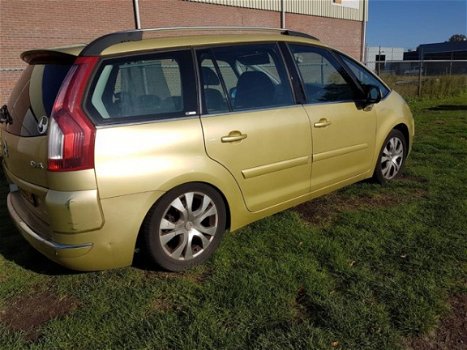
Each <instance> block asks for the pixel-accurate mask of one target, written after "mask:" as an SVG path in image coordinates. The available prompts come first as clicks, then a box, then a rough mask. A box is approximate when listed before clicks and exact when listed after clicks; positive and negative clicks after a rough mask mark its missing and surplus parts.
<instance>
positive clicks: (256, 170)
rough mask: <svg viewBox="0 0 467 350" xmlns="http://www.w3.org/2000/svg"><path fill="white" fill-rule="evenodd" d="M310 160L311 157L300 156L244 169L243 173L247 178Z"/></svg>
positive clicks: (302, 163) (303, 163)
mask: <svg viewBox="0 0 467 350" xmlns="http://www.w3.org/2000/svg"><path fill="white" fill-rule="evenodd" d="M309 162H310V157H309V156H305V157H299V158H295V159H289V160H284V161H282V162H277V163H273V164H267V165H261V166H259V167H255V168H251V169H245V170H242V175H243V177H244V178H245V179H250V178H252V177H256V176H261V175H265V174H269V173H273V172H275V171H280V170H285V169H289V168H293V167H296V166H300V165H306V164H308V163H309Z"/></svg>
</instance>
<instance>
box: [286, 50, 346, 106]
mask: <svg viewBox="0 0 467 350" xmlns="http://www.w3.org/2000/svg"><path fill="white" fill-rule="evenodd" d="M290 49H291V52H292V55H293V58H294V60H295V63H296V65H297V67H298V70H299V72H300V75H301V77H302V80H303V84H304V88H305V94H306V98H307V102H308V103H317V102H339V101H349V100H353V98H354V88H353V86H352V85H351V84H349V82H348V81H347V80H346V79H345V78H344V75H343V72H342V68H340V67H339V66H338V65H337V64H336V63H335V61H334V59H333V58H332V56H331V55H330V54H329V53H328V52H327V51H325V50H322V49H319V48H315V47H312V46H303V45H290Z"/></svg>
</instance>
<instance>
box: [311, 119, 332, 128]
mask: <svg viewBox="0 0 467 350" xmlns="http://www.w3.org/2000/svg"><path fill="white" fill-rule="evenodd" d="M313 125H314V126H315V128H325V127H326V126H329V125H331V122H330V121H329V120H327V119H326V118H321V119H320V120H319V122H317V123H315V124H313Z"/></svg>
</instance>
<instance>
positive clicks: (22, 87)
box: [6, 64, 71, 136]
mask: <svg viewBox="0 0 467 350" xmlns="http://www.w3.org/2000/svg"><path fill="white" fill-rule="evenodd" d="M70 67H71V65H66V64H64V65H59V64H46V65H29V66H28V67H27V68H26V69H25V71H24V72H23V74H22V75H21V78H20V79H19V80H18V81H17V83H16V85H15V88H14V89H13V91H12V93H11V95H10V99H9V101H8V111H9V112H10V114H11V117H12V119H13V124H9V125H7V127H6V128H7V130H8V132H9V133H12V134H15V135H20V136H38V135H40V133H39V131H38V130H37V122H38V119H39V118H41V117H42V116H44V115H45V116H47V117H50V114H51V112H52V107H53V104H54V102H55V98H56V97H57V94H58V90H59V89H60V86H61V85H62V82H63V80H64V79H65V76H66V74H67V73H68V71H69V70H70ZM30 92H31V93H30Z"/></svg>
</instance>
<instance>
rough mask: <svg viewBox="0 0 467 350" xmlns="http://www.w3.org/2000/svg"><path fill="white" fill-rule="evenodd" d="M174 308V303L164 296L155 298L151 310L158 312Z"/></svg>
mask: <svg viewBox="0 0 467 350" xmlns="http://www.w3.org/2000/svg"><path fill="white" fill-rule="evenodd" d="M173 308H174V305H173V303H172V302H171V301H170V300H168V299H167V298H164V297H161V298H157V299H154V300H153V301H152V302H151V305H150V310H151V311H157V312H167V311H171V310H173Z"/></svg>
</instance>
